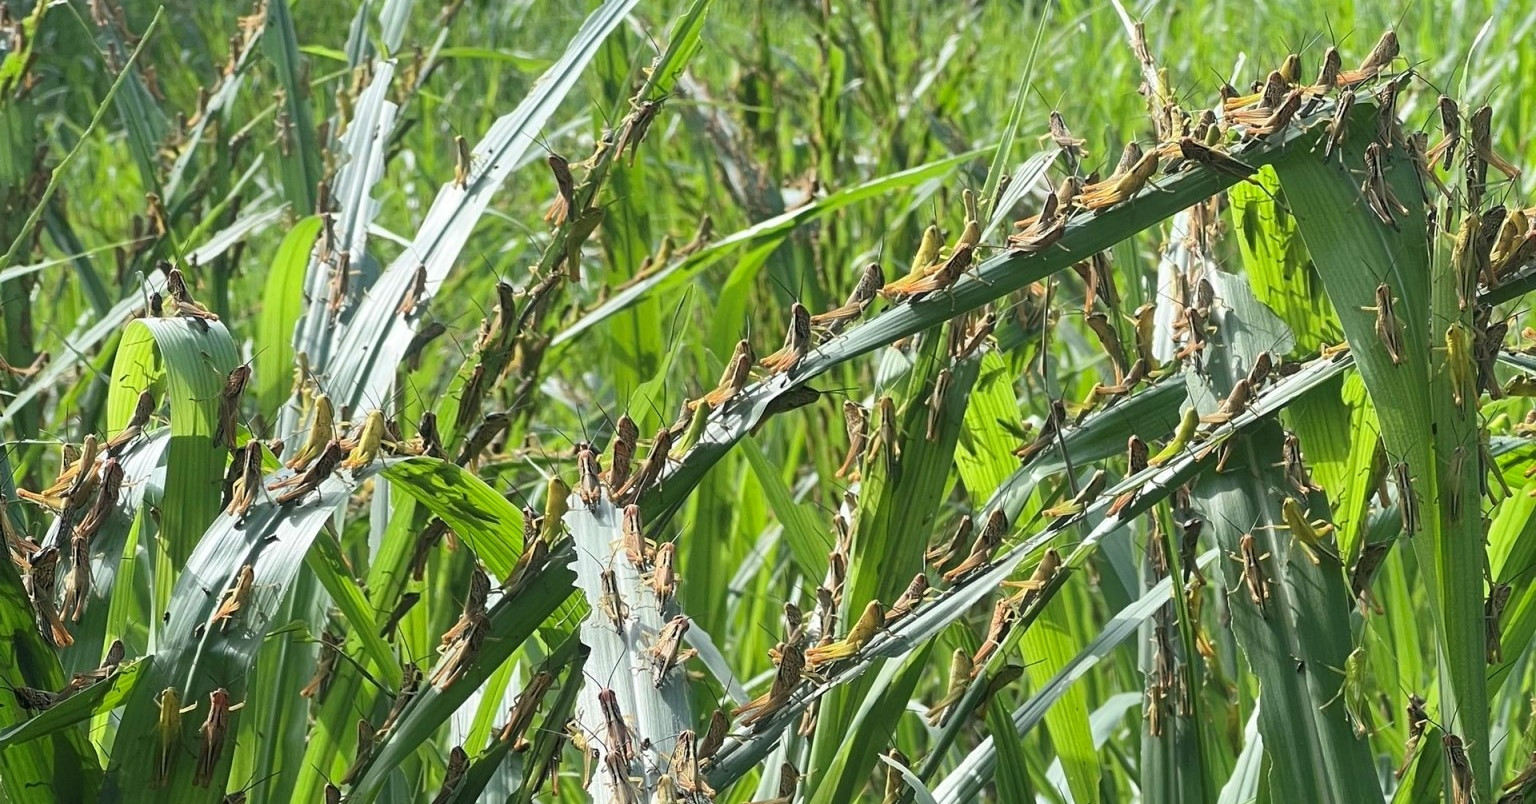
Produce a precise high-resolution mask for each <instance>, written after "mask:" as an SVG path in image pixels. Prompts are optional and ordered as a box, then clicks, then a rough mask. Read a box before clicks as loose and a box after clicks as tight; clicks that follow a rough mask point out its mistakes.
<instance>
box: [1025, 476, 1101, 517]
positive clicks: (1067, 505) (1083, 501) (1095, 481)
mask: <svg viewBox="0 0 1536 804" xmlns="http://www.w3.org/2000/svg"><path fill="white" fill-rule="evenodd" d="M1107 482H1108V476H1107V475H1105V474H1104V470H1103V469H1095V470H1094V472H1093V476H1092V477H1090V478H1089V479H1088V482H1087V483H1085V484H1084V485H1083V487H1082V489H1081V490H1079V491H1078V492H1077V494H1076V495H1074V496H1073V497H1072V499H1071V500H1068V501H1067V502H1064V503H1061V504H1059V505H1053V506H1051V507H1050V508H1047V509H1045V510H1044V511H1041V512H1040V513H1041V515H1043V516H1049V517H1056V518H1060V517H1064V516H1074V515H1077V514H1081V513H1082V512H1084V511H1086V510H1087V509H1088V506H1090V505H1093V502H1094V500H1097V499H1098V498H1099V495H1100V494H1101V493H1103V491H1104V486H1105V484H1106V483H1107Z"/></svg>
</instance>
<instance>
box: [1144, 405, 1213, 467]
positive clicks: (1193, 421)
mask: <svg viewBox="0 0 1536 804" xmlns="http://www.w3.org/2000/svg"><path fill="white" fill-rule="evenodd" d="M1199 427H1200V411H1198V410H1196V409H1195V408H1194V407H1193V406H1191V407H1188V408H1185V409H1184V414H1183V416H1182V418H1180V419H1179V426H1178V428H1176V429H1175V430H1174V431H1173V438H1172V439H1170V440H1169V441H1168V443H1167V445H1165V446H1164V447H1163V448H1162V449H1160V450H1158V452H1157V454H1156V455H1153V456H1152V457H1150V458H1148V459H1147V465H1148V466H1162V465H1163V464H1165V463H1167V462H1168V461H1170V460H1173V459H1174V458H1175V457H1177V456H1178V455H1179V453H1181V452H1183V451H1184V448H1185V447H1186V446H1188V444H1189V442H1190V440H1191V439H1193V438H1194V436H1195V432H1196V430H1198V429H1199Z"/></svg>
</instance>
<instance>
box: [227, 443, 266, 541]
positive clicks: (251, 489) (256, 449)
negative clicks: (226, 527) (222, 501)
mask: <svg viewBox="0 0 1536 804" xmlns="http://www.w3.org/2000/svg"><path fill="white" fill-rule="evenodd" d="M230 469H231V470H232V471H237V472H238V475H237V476H236V477H235V478H234V481H233V482H232V483H231V484H230V493H229V505H228V506H226V507H225V508H224V512H225V513H226V514H229V515H230V516H233V517H235V518H236V521H242V520H244V519H245V515H246V514H247V513H249V512H250V510H251V506H252V505H255V504H256V497H257V495H258V494H260V493H261V488H262V487H261V481H262V477H261V443H260V442H259V441H255V440H252V441H248V442H246V445H245V448H244V450H240V451H236V453H235V457H234V458H233V459H232V460H231V461H230Z"/></svg>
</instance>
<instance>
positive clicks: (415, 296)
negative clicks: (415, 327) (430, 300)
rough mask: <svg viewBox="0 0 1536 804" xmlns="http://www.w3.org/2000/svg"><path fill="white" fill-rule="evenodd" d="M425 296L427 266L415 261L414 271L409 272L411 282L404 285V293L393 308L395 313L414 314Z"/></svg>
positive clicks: (403, 315)
mask: <svg viewBox="0 0 1536 804" xmlns="http://www.w3.org/2000/svg"><path fill="white" fill-rule="evenodd" d="M426 298H427V266H426V265H424V264H421V263H417V264H416V271H415V273H413V274H411V283H410V284H409V285H406V287H405V295H403V296H401V297H400V306H399V307H396V308H395V315H398V316H401V317H407V316H411V315H413V314H415V312H416V311H417V309H418V308H419V307H420V306H421V303H422V302H423V301H425V300H426Z"/></svg>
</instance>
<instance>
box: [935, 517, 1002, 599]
mask: <svg viewBox="0 0 1536 804" xmlns="http://www.w3.org/2000/svg"><path fill="white" fill-rule="evenodd" d="M1007 535H1008V515H1007V514H1006V513H1004V512H1003V509H1001V508H995V509H993V510H992V513H991V514H988V515H987V522H986V524H985V525H983V526H982V528H981V533H979V534H977V535H976V542H975V543H974V544H973V545H971V553H970V555H969V556H966V559H965V560H964V561H962V562H960V563H959V564H956V565H955V566H954V568H953V569H951V570H949V571H948V572H946V573H944V581H945V582H946V583H955V582H956V581H959V580H960V579H962V578H964V577H966V576H967V575H970V574H971V573H973V572H976V571H978V570H983V569H986V567H987V565H988V564H989V563H991V561H992V554H993V553H995V552H997V548H998V547H1000V546H1002V544H1003V538H1004V537H1005V536H1007Z"/></svg>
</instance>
